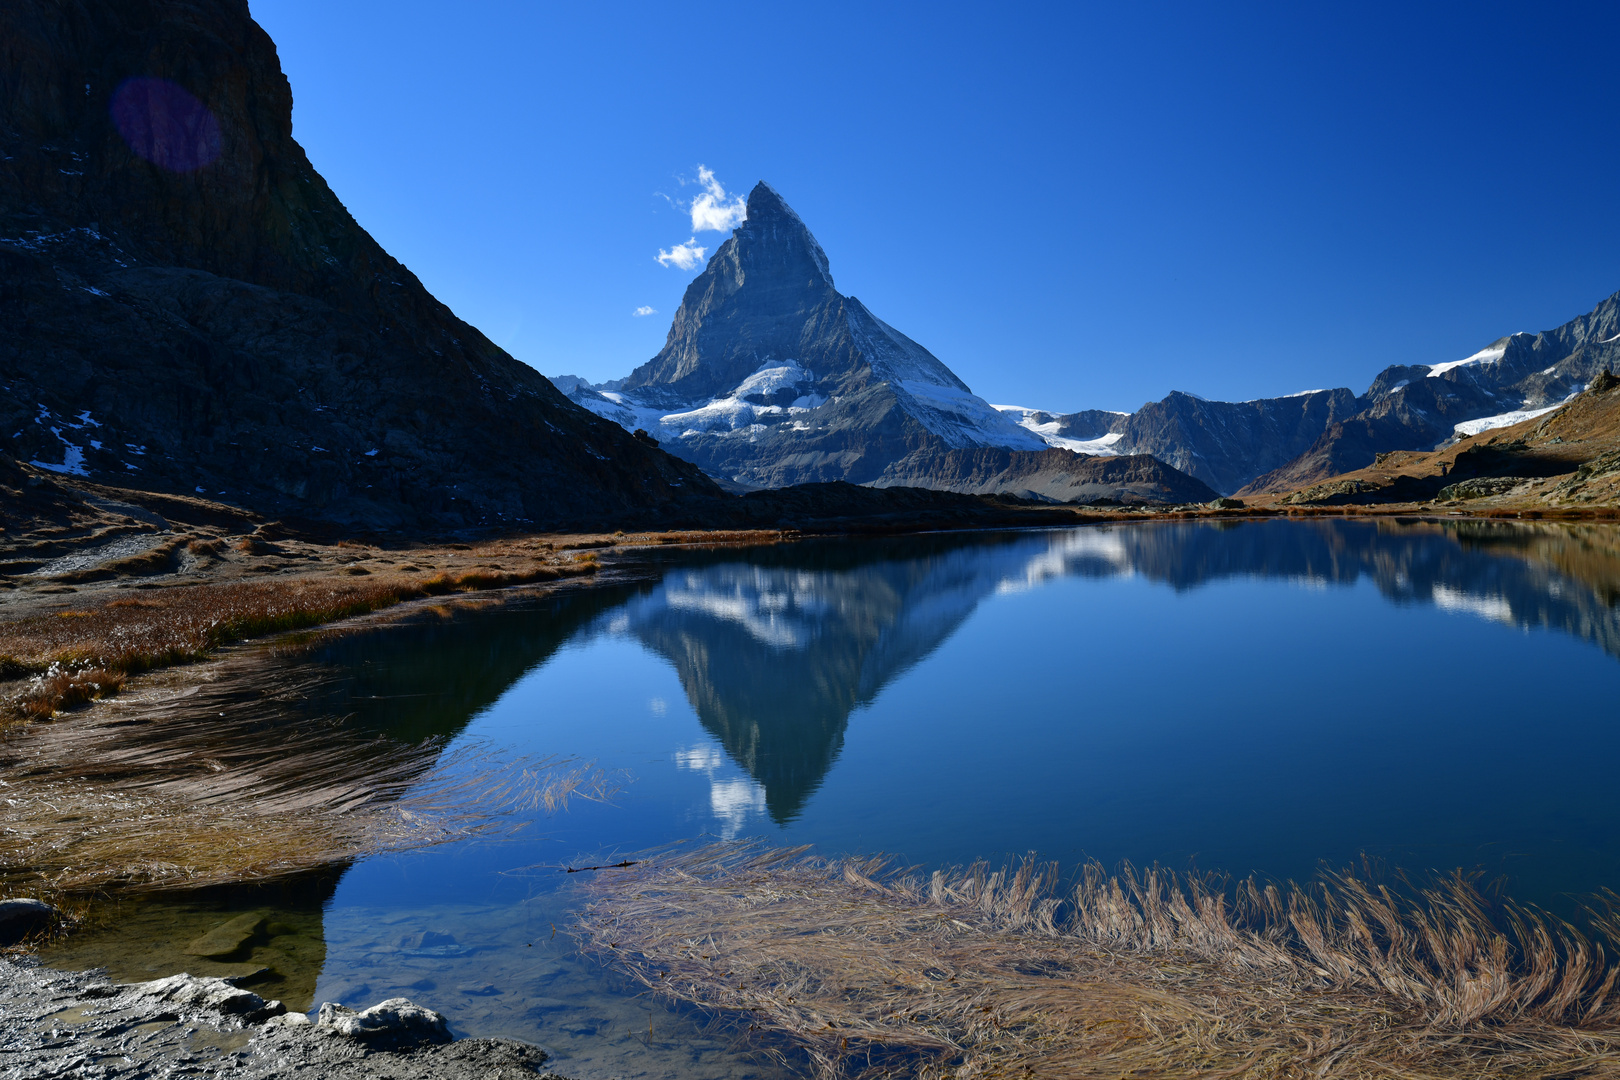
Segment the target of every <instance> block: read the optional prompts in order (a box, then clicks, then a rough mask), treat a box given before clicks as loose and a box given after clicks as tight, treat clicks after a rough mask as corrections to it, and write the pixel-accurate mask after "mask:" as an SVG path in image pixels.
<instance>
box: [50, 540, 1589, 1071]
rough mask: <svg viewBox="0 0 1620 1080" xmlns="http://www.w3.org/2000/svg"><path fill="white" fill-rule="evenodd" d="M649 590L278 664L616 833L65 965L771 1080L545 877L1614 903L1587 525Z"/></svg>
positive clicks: (1020, 553) (1090, 543) (160, 913)
mask: <svg viewBox="0 0 1620 1080" xmlns="http://www.w3.org/2000/svg"><path fill="white" fill-rule="evenodd" d="M642 570H643V571H644V573H643V575H642V576H643V577H644V579H645V580H642V581H638V582H632V583H628V584H619V585H611V586H605V587H602V588H599V589H594V590H589V591H574V592H570V593H566V594H563V595H560V596H557V597H554V598H551V599H548V600H540V601H535V602H532V603H526V604H519V605H511V606H506V607H503V608H499V609H495V610H484V611H475V612H461V613H454V612H440V613H431V612H430V613H424V614H422V615H420V616H418V617H416V618H414V619H411V620H409V621H407V622H405V623H403V624H400V625H396V626H393V627H390V628H388V629H385V630H381V631H378V632H375V633H368V634H364V635H350V636H345V637H342V638H339V639H337V640H334V641H331V642H330V643H328V644H326V645H324V646H322V647H321V648H320V649H319V650H318V651H317V652H316V653H314V654H313V655H312V656H310V657H308V658H307V659H305V660H303V661H301V663H305V664H307V665H310V666H311V667H313V668H316V669H319V670H321V671H322V672H324V673H325V674H326V675H328V676H331V678H329V679H328V680H327V681H326V682H325V683H324V685H325V686H326V690H325V691H324V692H323V693H322V694H321V695H320V696H318V697H316V698H313V699H311V700H310V701H309V702H308V703H307V704H306V708H307V709H308V710H310V711H312V712H315V713H320V714H328V715H333V716H346V717H348V723H350V724H352V725H358V726H363V727H373V728H376V729H378V730H381V731H385V732H387V733H389V734H391V735H394V736H397V737H400V738H408V739H412V740H416V739H421V738H425V737H428V736H432V735H439V736H446V737H448V738H449V739H450V740H451V744H452V745H462V746H468V745H474V744H482V745H485V746H489V747H493V748H496V749H499V750H501V751H504V752H510V753H517V754H530V755H535V756H545V755H556V754H563V755H571V756H576V757H580V758H588V759H594V760H595V761H597V762H598V763H600V764H601V765H602V766H604V767H606V768H608V769H610V770H614V771H617V772H618V773H620V774H621V775H622V777H623V778H624V786H623V788H622V790H621V791H620V792H619V794H618V795H616V796H615V797H614V798H613V799H612V800H611V802H609V803H607V804H596V803H590V802H581V801H575V802H574V803H573V804H572V805H571V806H570V808H569V809H568V810H566V811H565V812H562V813H558V814H555V815H552V816H550V817H546V816H537V817H536V819H535V821H534V822H533V823H532V824H531V825H530V826H529V828H528V829H526V830H524V832H523V833H521V834H519V835H520V838H519V839H515V840H510V841H507V842H503V843H498V844H497V843H488V842H470V843H462V844H457V845H451V846H446V847H442V848H437V849H433V850H429V851H423V852H417V853H414V854H410V855H405V856H391V857H381V858H375V859H370V860H366V861H364V862H362V863H360V864H358V865H355V866H352V867H349V868H348V869H347V870H346V871H344V872H343V873H341V875H329V876H328V877H326V878H323V879H321V880H320V881H317V882H315V884H313V885H311V886H308V887H306V888H304V889H303V891H302V892H300V893H298V894H297V895H296V896H290V894H288V893H287V891H286V889H285V888H283V889H282V890H281V892H280V893H279V894H277V895H271V894H270V892H264V893H254V892H248V893H244V892H242V891H240V890H238V891H235V892H232V893H221V894H217V895H214V896H210V897H205V898H203V899H201V900H199V899H197V898H192V899H191V900H189V901H183V902H182V901H165V902H162V903H152V902H148V903H147V904H145V905H144V906H140V907H139V911H138V913H137V912H136V910H135V909H133V908H132V909H131V910H130V911H129V912H126V914H125V916H123V917H114V918H110V919H109V920H108V921H109V926H108V928H107V929H106V930H104V931H101V932H96V933H92V934H88V935H84V936H82V937H80V938H78V939H76V940H75V941H74V942H72V943H70V944H69V945H68V946H66V947H65V948H64V951H63V952H62V954H61V955H60V956H59V957H58V958H57V959H58V962H60V963H63V964H64V965H65V964H69V963H72V964H85V963H109V964H111V965H112V966H113V967H114V971H115V974H118V975H121V976H123V977H131V978H133V977H143V978H150V977H152V975H153V974H161V973H166V971H170V970H179V969H180V967H178V966H176V965H181V966H184V964H185V960H184V953H183V948H184V946H183V945H180V944H177V943H179V942H181V941H182V939H183V940H185V941H189V940H191V938H192V937H195V936H197V935H199V934H201V933H204V932H206V930H207V929H208V927H209V926H211V925H214V924H217V922H220V921H223V920H225V919H226V918H229V917H231V915H232V914H233V913H235V912H240V911H245V910H259V909H260V908H262V909H264V910H266V911H267V912H273V911H285V912H288V913H290V915H289V916H288V917H286V918H270V919H269V921H267V922H266V924H265V925H266V928H267V930H266V931H265V932H263V933H261V934H260V936H259V937H257V938H255V939H254V940H253V941H252V942H250V943H249V944H248V945H246V946H244V950H243V952H242V954H241V955H240V956H238V957H233V958H231V959H232V961H233V962H238V963H247V964H255V965H262V966H265V967H268V968H270V969H271V970H270V972H268V973H267V974H266V975H265V976H264V978H265V979H266V980H267V981H266V987H267V990H269V991H273V992H275V993H280V994H283V995H284V996H286V997H287V998H288V1000H289V1002H290V1003H293V1004H295V1005H296V1006H298V1007H307V1006H308V1005H309V1004H310V1003H313V1002H319V1001H322V1000H338V1001H345V1002H347V1003H349V1004H352V1005H357V1006H363V1005H366V1004H370V1003H372V1002H374V1001H376V1000H379V999H381V998H384V997H389V996H393V995H396V994H403V995H405V996H408V997H410V998H412V999H413V1000H415V1001H418V1002H420V1003H422V1004H425V1005H429V1006H431V1007H433V1008H436V1009H439V1010H440V1011H442V1012H444V1013H446V1014H447V1015H448V1016H449V1017H450V1019H451V1022H452V1025H453V1026H454V1027H455V1029H456V1030H457V1031H458V1032H459V1033H462V1034H504V1035H511V1036H515V1037H519V1038H524V1039H528V1040H531V1041H536V1042H539V1043H541V1044H542V1045H544V1046H546V1047H547V1048H548V1049H550V1050H552V1051H553V1052H554V1053H555V1054H556V1055H557V1057H558V1061H557V1067H558V1068H559V1069H560V1070H561V1071H563V1072H566V1073H572V1074H575V1075H578V1076H581V1077H596V1076H618V1075H623V1076H676V1075H703V1076H736V1077H743V1076H762V1077H763V1076H770V1075H776V1074H777V1070H775V1069H774V1067H771V1066H769V1065H767V1064H765V1063H763V1062H761V1061H760V1060H758V1059H757V1058H755V1057H751V1056H749V1055H748V1054H747V1053H746V1052H745V1050H744V1049H741V1048H736V1047H733V1046H732V1045H731V1044H730V1043H729V1042H728V1041H727V1040H726V1039H724V1038H722V1037H717V1036H706V1035H705V1034H704V1033H703V1031H702V1030H701V1024H702V1020H703V1018H701V1017H697V1016H693V1015H691V1014H689V1013H684V1012H679V1011H672V1010H670V1009H667V1008H665V1007H664V1006H663V1005H661V1004H660V1003H658V1002H655V1001H652V1000H650V999H647V998H641V997H636V996H634V995H633V994H632V993H631V992H630V991H629V990H628V989H627V988H626V987H624V986H623V985H622V984H620V983H619V982H617V981H616V979H615V978H614V977H613V976H612V975H611V974H610V973H606V972H603V971H602V970H601V969H599V968H597V967H595V966H593V965H591V964H588V963H585V962H583V961H581V960H579V959H578V958H577V957H576V956H574V954H573V951H572V943H571V942H570V940H569V939H568V938H567V936H566V932H565V930H566V926H567V921H568V918H569V910H570V906H571V903H572V902H573V893H572V891H571V890H570V889H569V888H568V887H567V882H568V880H569V879H568V876H567V875H565V874H564V873H563V872H562V867H563V866H565V865H574V866H578V865H585V864H589V863H601V862H610V861H613V859H612V858H611V857H610V856H616V855H617V854H618V853H626V852H635V851H639V850H642V849H645V848H648V847H652V846H656V845H660V844H665V843H668V842H671V841H676V840H687V839H692V838H696V837H701V836H711V837H713V836H718V837H746V836H759V837H764V838H766V839H768V840H769V841H771V842H773V843H784V844H813V845H815V847H816V849H817V850H818V851H819V852H822V853H825V854H836V853H843V852H880V851H881V852H889V853H893V854H894V855H895V856H896V857H897V858H898V859H900V860H902V861H903V862H905V863H917V864H924V865H938V864H952V863H963V862H968V861H972V860H974V859H977V858H989V859H991V860H999V859H1002V858H1005V857H1008V856H1017V855H1021V854H1023V853H1026V852H1036V853H1038V854H1040V855H1041V856H1043V857H1046V858H1052V859H1057V860H1060V861H1061V862H1063V863H1065V864H1068V865H1071V866H1072V865H1075V864H1077V863H1078V862H1080V861H1081V860H1083V859H1087V858H1094V859H1098V860H1101V861H1102V862H1104V863H1109V864H1112V863H1116V862H1118V861H1119V860H1123V859H1129V860H1132V861H1134V862H1137V863H1152V862H1159V863H1164V864H1167V865H1170V866H1172V867H1177V868H1182V867H1188V866H1197V867H1200V868H1203V869H1207V870H1219V871H1223V872H1227V873H1233V874H1240V875H1241V874H1249V873H1255V874H1260V875H1263V876H1266V877H1272V878H1295V879H1303V878H1308V877H1309V876H1311V875H1312V874H1313V873H1315V872H1316V871H1317V869H1318V868H1319V867H1321V866H1324V865H1326V866H1330V867H1338V866H1345V865H1348V864H1350V863H1352V862H1353V861H1355V860H1357V859H1359V858H1361V857H1363V856H1369V857H1372V858H1375V859H1378V860H1382V861H1383V862H1385V863H1387V864H1388V865H1390V866H1392V867H1400V868H1404V869H1408V870H1412V871H1418V872H1422V871H1426V870H1431V869H1433V870H1445V869H1449V868H1454V867H1465V868H1477V869H1479V870H1481V871H1483V872H1484V873H1485V874H1487V875H1488V876H1491V877H1500V878H1502V879H1503V882H1504V887H1505V888H1506V889H1507V890H1508V891H1509V892H1510V893H1511V894H1512V895H1514V896H1516V897H1517V898H1519V899H1522V900H1528V901H1532V902H1537V903H1541V904H1545V905H1548V906H1550V907H1553V908H1554V909H1556V910H1573V908H1574V900H1573V897H1576V896H1578V895H1581V894H1585V893H1590V892H1592V891H1595V890H1597V889H1599V888H1603V887H1616V886H1620V803H1617V801H1616V800H1615V799H1613V797H1612V795H1611V794H1610V788H1611V783H1612V782H1611V776H1612V774H1613V769H1614V763H1615V761H1616V760H1617V759H1620V755H1617V751H1620V729H1617V724H1616V719H1617V711H1616V708H1615V702H1616V700H1620V698H1617V691H1620V608H1617V606H1616V604H1617V598H1620V536H1617V534H1616V531H1615V530H1614V529H1613V528H1612V527H1603V526H1584V527H1576V526H1563V525H1539V524H1538V525H1517V524H1507V523H1492V522H1457V523H1450V524H1446V523H1435V522H1418V521H1413V522H1404V523H1403V522H1395V521H1381V522H1370V521H1354V520H1349V521H1346V520H1333V521H1308V522H1304V521H1267V522H1247V523H1230V524H1228V523H1220V524H1216V523H1185V524H1173V523H1161V524H1140V525H1137V524H1130V525H1112V526H1102V527H1088V528H1084V529H1074V530H1064V531H1039V532H1009V533H995V534H956V535H934V536H925V537H911V538H903V539H884V540H859V541H853V540H837V541H833V540H828V541H815V542H805V543H800V544H793V545H785V546H782V547H775V548H766V549H758V550H752V551H721V552H709V553H701V554H681V555H677V554H673V553H667V552H665V553H657V554H649V555H648V556H646V560H645V563H644V564H643V566H642ZM602 873H611V871H602ZM165 911H168V912H170V913H171V914H170V915H168V916H165V915H164V912H165ZM294 916H296V917H294ZM165 917H167V918H169V920H170V922H171V923H172V929H170V930H159V929H156V928H158V927H159V926H160V924H162V923H163V920H164V919H165ZM299 919H302V920H303V921H302V922H299V921H298V920H299ZM205 924H206V925H205ZM199 927H201V928H200V929H199ZM300 927H302V928H303V929H299V928H300ZM137 928H140V929H139V930H137ZM269 929H281V930H286V931H287V934H285V935H281V936H275V935H270V934H269V933H268V930H269ZM300 935H302V936H303V937H305V938H311V939H317V938H318V939H319V945H320V947H319V948H318V949H317V948H315V947H313V945H311V944H310V943H308V942H305V943H303V944H300V943H299V942H300ZM165 942H167V943H166V944H165ZM192 967H193V970H197V969H198V966H197V965H196V964H193V965H192ZM311 988H312V989H311Z"/></svg>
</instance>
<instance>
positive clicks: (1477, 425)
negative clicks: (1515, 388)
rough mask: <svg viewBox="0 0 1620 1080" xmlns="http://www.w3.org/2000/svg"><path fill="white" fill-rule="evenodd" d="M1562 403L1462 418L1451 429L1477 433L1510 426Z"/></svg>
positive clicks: (1464, 433) (1462, 433)
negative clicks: (1460, 421)
mask: <svg viewBox="0 0 1620 1080" xmlns="http://www.w3.org/2000/svg"><path fill="white" fill-rule="evenodd" d="M1562 404H1563V403H1562V402H1560V403H1559V404H1558V405H1548V406H1547V407H1546V408H1545V409H1519V410H1518V411H1516V412H1505V413H1498V414H1497V415H1496V416H1482V417H1480V418H1479V419H1478V420H1464V421H1463V422H1462V423H1460V424H1458V425H1457V426H1456V427H1454V428H1452V430H1453V431H1455V432H1456V433H1457V434H1458V435H1478V434H1479V433H1480V432H1482V431H1492V430H1494V429H1496V428H1504V427H1510V426H1512V425H1513V424H1521V423H1523V422H1524V421H1526V420H1534V419H1535V418H1536V417H1538V416H1545V415H1547V414H1548V413H1550V412H1552V411H1553V410H1554V409H1556V408H1559V407H1560V406H1561V405H1562Z"/></svg>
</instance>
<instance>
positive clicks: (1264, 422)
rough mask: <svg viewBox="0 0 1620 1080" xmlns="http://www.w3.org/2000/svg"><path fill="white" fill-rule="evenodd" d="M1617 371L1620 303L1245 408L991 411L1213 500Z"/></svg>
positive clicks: (1550, 396) (1514, 418)
mask: <svg viewBox="0 0 1620 1080" xmlns="http://www.w3.org/2000/svg"><path fill="white" fill-rule="evenodd" d="M1615 367H1620V293H1617V294H1615V295H1614V296H1611V297H1609V298H1608V299H1607V300H1605V301H1603V302H1602V303H1601V304H1599V305H1598V306H1597V308H1596V309H1594V310H1593V311H1592V312H1591V313H1590V314H1587V315H1582V316H1580V317H1579V318H1576V319H1572V320H1570V321H1569V322H1567V323H1565V324H1564V325H1563V326H1560V327H1558V328H1557V329H1554V330H1548V331H1545V332H1543V333H1540V334H1524V333H1521V334H1511V335H1509V336H1508V337H1505V338H1501V339H1499V340H1497V341H1495V342H1493V343H1491V344H1490V345H1488V346H1486V347H1485V348H1483V349H1480V350H1478V351H1477V352H1474V353H1471V354H1470V355H1468V356H1465V357H1463V358H1462V359H1460V360H1447V361H1443V362H1440V363H1436V364H1414V365H1409V366H1399V365H1397V366H1393V367H1387V368H1385V369H1384V370H1383V371H1382V372H1380V373H1379V375H1378V377H1377V378H1375V379H1374V380H1373V382H1372V385H1371V386H1369V387H1368V388H1367V391H1366V392H1365V393H1363V394H1360V395H1357V394H1356V393H1355V392H1354V391H1352V390H1349V389H1347V388H1344V387H1340V388H1338V389H1335V390H1306V391H1303V392H1301V393H1297V394H1288V395H1285V396H1283V397H1274V398H1258V399H1255V400H1253V401H1207V400H1205V399H1204V398H1201V397H1198V396H1196V395H1194V394H1185V393H1181V392H1179V391H1175V392H1172V393H1170V394H1169V395H1168V396H1166V397H1165V398H1164V399H1163V400H1160V401H1152V402H1148V403H1147V404H1146V405H1143V406H1142V407H1141V408H1140V409H1138V410H1137V411H1136V412H1134V413H1110V412H1104V411H1102V410H1099V409H1087V410H1084V411H1081V412H1074V413H1053V412H1042V411H1041V410H1038V409H1028V408H1021V407H1017V406H1010V405H1002V406H997V407H998V408H999V409H1001V410H1002V411H1003V412H1004V413H1006V414H1007V416H1008V417H1009V418H1010V419H1012V420H1013V421H1014V422H1016V423H1018V424H1019V425H1021V426H1022V427H1024V428H1025V429H1026V430H1028V431H1030V432H1031V433H1033V434H1036V435H1039V436H1041V437H1042V438H1043V439H1045V440H1046V441H1047V442H1049V443H1050V444H1051V445H1053V446H1062V447H1065V448H1068V449H1071V450H1076V451H1079V452H1081V453H1088V454H1102V453H1116V454H1150V455H1152V456H1153V457H1156V458H1158V459H1159V460H1161V461H1163V462H1165V463H1167V464H1169V465H1172V466H1174V467H1175V468H1177V469H1179V470H1181V471H1182V472H1185V473H1188V474H1189V475H1191V476H1194V477H1197V478H1198V479H1200V480H1202V481H1204V482H1205V483H1206V484H1208V485H1209V486H1210V487H1212V488H1214V489H1215V490H1217V491H1220V492H1223V493H1231V492H1238V493H1239V494H1243V493H1245V492H1250V491H1254V492H1258V491H1286V490H1289V489H1292V488H1295V487H1299V486H1302V485H1305V484H1309V483H1314V482H1315V481H1317V480H1320V479H1322V478H1324V477H1327V476H1331V475H1335V474H1337V473H1342V472H1349V471H1351V470H1354V469H1360V468H1365V467H1366V466H1368V465H1371V464H1372V463H1373V459H1374V457H1375V456H1376V455H1377V454H1378V453H1381V452H1383V451H1386V450H1430V449H1433V448H1435V447H1436V446H1439V445H1441V444H1444V443H1446V442H1448V441H1449V440H1451V439H1453V438H1455V437H1457V436H1459V435H1477V434H1478V433H1479V432H1481V431H1488V430H1491V429H1493V428H1498V427H1506V426H1508V425H1509V424H1516V423H1518V422H1520V421H1522V420H1527V419H1530V418H1532V417H1534V416H1536V415H1539V414H1540V413H1542V412H1547V411H1550V410H1552V409H1554V408H1557V407H1558V406H1559V405H1560V404H1562V403H1563V402H1565V401H1568V400H1569V399H1570V398H1571V397H1572V396H1573V395H1575V394H1578V393H1580V392H1581V391H1582V390H1584V389H1585V388H1586V386H1587V384H1589V383H1590V382H1591V381H1592V379H1594V378H1595V377H1596V376H1597V374H1598V373H1599V372H1601V371H1604V370H1608V369H1611V368H1615Z"/></svg>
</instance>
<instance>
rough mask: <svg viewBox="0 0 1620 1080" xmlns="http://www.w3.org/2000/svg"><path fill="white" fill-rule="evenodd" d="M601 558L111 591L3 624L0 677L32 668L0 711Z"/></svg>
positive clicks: (45, 705) (13, 711) (550, 576)
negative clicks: (89, 602)
mask: <svg viewBox="0 0 1620 1080" xmlns="http://www.w3.org/2000/svg"><path fill="white" fill-rule="evenodd" d="M597 569H598V563H597V562H596V561H595V560H578V561H567V562H561V563H555V564H536V565H534V566H531V567H529V568H526V569H521V570H511V571H501V570H475V571H472V572H468V573H463V574H455V573H439V574H435V575H433V576H431V577H427V578H407V577H400V576H389V577H382V576H381V575H378V576H377V578H376V579H375V580H370V581H355V580H353V579H351V578H347V577H345V578H342V579H334V578H318V577H316V578H304V579H297V578H295V579H292V580H287V581H248V582H232V583H228V584H220V585H197V586H192V587H188V588H173V589H167V590H163V591H162V592H161V593H160V594H158V595H156V596H154V597H152V598H139V597H137V598H126V599H119V600H112V601H109V602H107V603H104V604H101V605H99V606H96V607H92V608H88V609H86V610H82V611H68V612H54V613H49V614H37V615H32V616H27V617H24V618H21V619H14V620H11V621H9V622H5V623H0V653H3V654H4V655H0V677H4V676H5V675H7V674H10V675H11V676H12V677H13V678H15V677H16V676H18V675H32V676H33V678H32V679H30V680H29V681H28V682H27V683H25V684H23V685H21V686H18V687H16V688H15V689H14V690H13V691H12V693H11V694H10V695H9V700H5V701H0V719H3V718H4V717H5V715H6V714H9V715H10V717H11V718H13V719H40V718H48V717H50V716H52V715H54V714H55V713H57V712H59V711H62V710H64V709H68V708H71V707H73V705H75V704H79V703H82V702H83V701H85V700H89V698H86V697H83V696H82V695H80V694H78V693H77V692H76V691H75V690H74V688H75V687H88V686H91V685H95V686H98V687H101V689H100V690H99V691H98V693H96V694H94V695H92V696H104V695H105V694H108V693H113V692H116V690H117V688H118V685H117V684H118V683H120V682H121V681H122V680H121V679H116V678H115V677H116V676H121V675H132V674H136V673H138V672H142V671H148V670H151V669H153V668H160V667H167V666H169V665H172V664H179V663H187V662H190V661H193V660H198V659H201V658H202V657H205V656H207V655H208V654H209V652H210V651H212V650H214V649H216V648H218V647H220V646H222V645H228V644H231V643H234V642H238V641H244V640H247V639H248V638H253V637H260V636H262V635H266V634H275V633H286V632H289V631H294V630H304V629H308V628H309V627H312V626H319V625H321V624H323V623H329V622H335V621H337V620H340V619H347V618H352V617H353V616H356V615H364V614H367V613H369V612H372V611H377V610H380V609H382V608H386V607H391V606H393V605H395V604H398V603H401V602H402V601H405V600H412V599H418V598H421V597H425V596H439V595H444V594H447V593H452V592H468V591H474V590H480V589H494V588H502V587H505V586H509V585H522V584H533V583H536V582H541V581H551V580H556V579H558V578H562V577H567V576H574V575H579V574H589V573H594V572H595V571H596V570H597Z"/></svg>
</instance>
